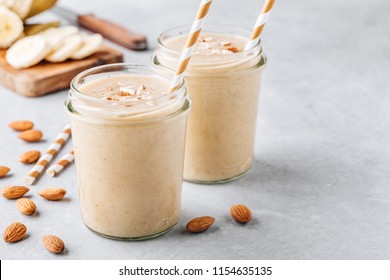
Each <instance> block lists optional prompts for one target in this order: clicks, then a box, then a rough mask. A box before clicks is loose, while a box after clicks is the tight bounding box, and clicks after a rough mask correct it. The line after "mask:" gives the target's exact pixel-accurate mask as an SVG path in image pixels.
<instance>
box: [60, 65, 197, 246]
mask: <svg viewBox="0 0 390 280" xmlns="http://www.w3.org/2000/svg"><path fill="white" fill-rule="evenodd" d="M168 87H169V80H168V79H167V78H166V77H165V76H162V75H158V74H156V73H155V72H153V70H151V69H149V68H146V67H140V66H130V65H124V64H118V65H111V66H110V65H108V66H103V67H96V68H93V69H91V70H87V71H86V72H83V73H81V74H79V75H78V76H77V77H76V78H75V79H74V80H73V82H72V86H71V90H70V93H69V97H68V100H67V104H66V105H67V110H68V113H69V115H70V118H71V127H72V137H73V144H74V151H75V159H76V169H77V178H78V189H79V197H80V206H81V212H82V216H83V220H84V223H85V224H86V226H87V227H88V228H90V229H92V230H93V231H95V232H97V233H99V234H101V235H104V236H106V237H110V238H118V239H133V240H136V239H145V238H151V237H154V236H157V235H160V234H162V233H164V232H166V231H167V230H169V229H170V228H171V227H173V226H174V225H175V224H176V223H177V221H178V219H179V216H180V201H181V187H182V173H183V160H184V142H185V130H186V119H187V112H188V109H189V107H190V101H189V99H188V97H187V95H186V90H185V87H184V85H182V86H181V87H180V89H178V90H177V91H176V92H173V93H170V94H166V91H167V89H168Z"/></svg>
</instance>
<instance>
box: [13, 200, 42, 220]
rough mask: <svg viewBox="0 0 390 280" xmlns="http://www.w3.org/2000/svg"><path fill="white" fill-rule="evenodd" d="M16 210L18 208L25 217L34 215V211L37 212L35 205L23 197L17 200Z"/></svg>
mask: <svg viewBox="0 0 390 280" xmlns="http://www.w3.org/2000/svg"><path fill="white" fill-rule="evenodd" d="M16 208H18V210H19V211H20V212H21V213H22V214H24V215H27V216H30V215H32V214H34V213H35V210H37V206H36V205H35V203H34V202H33V201H32V200H31V199H29V198H25V197H24V198H19V199H18V200H17V201H16Z"/></svg>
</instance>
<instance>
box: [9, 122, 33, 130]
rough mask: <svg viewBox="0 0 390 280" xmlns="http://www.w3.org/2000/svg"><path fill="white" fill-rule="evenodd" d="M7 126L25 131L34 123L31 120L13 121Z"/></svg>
mask: <svg viewBox="0 0 390 280" xmlns="http://www.w3.org/2000/svg"><path fill="white" fill-rule="evenodd" d="M8 126H9V127H10V128H12V129H14V130H16V131H26V130H30V129H32V128H33V127H34V123H33V122H31V121H15V122H11V123H10V124H8Z"/></svg>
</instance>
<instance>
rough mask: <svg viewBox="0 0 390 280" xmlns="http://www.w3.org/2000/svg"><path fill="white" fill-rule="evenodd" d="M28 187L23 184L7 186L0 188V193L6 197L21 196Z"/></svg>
mask: <svg viewBox="0 0 390 280" xmlns="http://www.w3.org/2000/svg"><path fill="white" fill-rule="evenodd" d="M29 190H30V189H29V188H27V187H25V186H9V187H5V188H3V189H2V190H1V194H2V195H3V196H4V197H5V198H8V199H15V198H21V197H22V196H23V195H25V194H26V193H27V192H28V191H29Z"/></svg>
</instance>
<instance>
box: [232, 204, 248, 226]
mask: <svg viewBox="0 0 390 280" xmlns="http://www.w3.org/2000/svg"><path fill="white" fill-rule="evenodd" d="M230 215H231V216H232V217H233V218H234V219H235V220H236V221H237V222H239V223H241V224H246V223H249V222H250V221H251V220H252V212H251V210H249V208H248V207H246V206H245V205H243V204H236V205H233V206H232V207H230Z"/></svg>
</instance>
